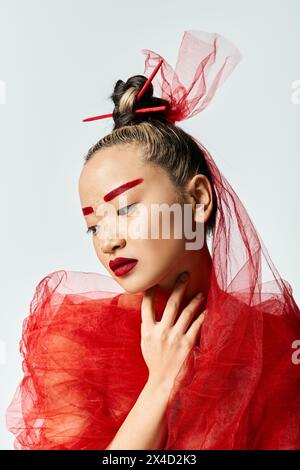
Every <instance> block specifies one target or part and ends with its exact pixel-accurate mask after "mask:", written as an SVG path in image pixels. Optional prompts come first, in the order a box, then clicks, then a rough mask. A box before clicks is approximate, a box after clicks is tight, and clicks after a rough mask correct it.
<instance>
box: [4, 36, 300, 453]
mask: <svg viewBox="0 0 300 470" xmlns="http://www.w3.org/2000/svg"><path fill="white" fill-rule="evenodd" d="M146 54H147V57H146V70H147V68H148V69H151V67H152V68H153V67H154V66H156V67H155V69H154V70H153V73H152V74H151V75H150V77H149V78H148V80H147V78H146V77H145V76H142V75H136V76H133V77H130V78H129V79H128V80H127V82H126V83H124V82H123V81H121V80H119V81H118V82H117V83H116V85H115V88H114V92H113V95H112V99H113V102H114V105H115V108H114V111H113V118H114V123H115V125H114V129H113V131H112V133H110V134H109V135H107V136H105V137H103V138H102V139H100V141H99V142H97V143H96V144H95V145H94V146H93V147H92V148H91V149H90V150H89V152H88V154H87V155H86V157H85V162H84V166H83V169H82V172H81V174H80V178H79V194H80V200H81V208H82V211H83V216H84V218H85V221H86V223H87V227H88V232H92V237H93V245H94V249H95V252H96V254H97V256H98V258H99V260H100V262H101V263H102V265H103V266H104V267H105V268H106V269H107V270H108V271H109V273H110V274H111V278H108V277H107V276H104V275H99V274H96V273H79V272H70V271H68V272H67V271H56V272H54V273H51V274H49V275H48V276H46V277H45V278H44V279H42V281H41V282H40V283H39V285H38V286H37V288H36V292H35V295H34V298H33V300H32V303H31V308H30V315H29V316H28V317H27V318H26V320H25V322H24V325H23V335H22V340H21V352H22V354H23V356H24V361H23V369H24V378H23V380H22V382H21V384H20V385H19V387H18V389H17V391H16V394H15V396H14V398H13V400H12V402H11V404H10V406H9V409H8V412H7V422H8V427H9V429H10V431H11V432H13V433H15V435H16V440H15V448H16V449H270V448H272V449H297V448H299V446H300V406H299V405H300V399H299V385H300V366H297V364H296V363H295V361H293V348H294V347H295V346H294V345H295V341H296V340H297V339H300V315H299V309H298V306H297V305H296V303H295V301H294V299H293V296H292V289H291V287H290V285H289V284H288V283H287V282H286V281H284V280H283V279H281V278H280V276H279V274H278V272H277V271H276V269H275V267H274V265H273V263H272V261H271V260H270V258H269V256H268V254H267V251H266V249H265V248H264V246H263V243H262V241H261V239H260V237H259V235H258V234H257V232H256V230H255V229H254V226H253V224H252V222H251V220H250V218H249V216H248V214H247V212H246V210H245V208H244V207H243V205H242V203H241V201H240V200H239V198H238V197H237V195H236V194H235V192H234V191H233V189H232V188H231V186H230V185H229V183H228V182H227V180H226V179H225V178H224V176H223V175H222V174H221V173H220V171H219V170H218V168H217V166H216V165H215V163H214V161H213V159H212V157H211V155H210V154H209V152H208V151H207V149H205V148H204V146H203V145H202V144H201V143H200V142H198V141H197V140H196V139H195V138H193V137H192V136H190V135H189V134H187V133H186V132H185V131H183V129H181V128H180V127H178V126H176V125H175V122H176V121H180V120H183V119H187V118H188V117H191V116H192V115H194V114H196V113H197V112H199V111H201V110H202V109H204V108H205V107H206V105H207V104H208V103H209V101H210V100H211V98H212V97H213V95H214V93H215V91H216V89H217V87H218V86H219V85H220V84H221V83H222V82H223V81H224V80H225V78H226V77H227V75H228V74H229V73H230V71H231V70H232V69H233V68H234V66H235V65H236V63H237V62H238V61H239V59H240V55H239V52H238V51H237V50H236V49H235V47H234V46H233V45H232V44H231V43H230V42H229V41H227V40H226V39H225V38H222V37H221V36H219V35H216V34H214V35H213V34H205V33H201V32H197V31H188V32H185V34H184V37H183V40H182V43H181V47H180V51H179V56H178V61H177V65H176V69H175V71H173V70H172V69H171V67H170V66H169V65H168V64H167V63H166V62H165V61H164V60H163V59H162V58H161V56H159V55H157V54H155V53H153V52H152V51H149V50H146ZM151 61H152V64H151ZM146 70H145V71H146ZM158 70H160V72H161V75H160V78H158V83H159V85H160V89H161V98H158V97H154V96H153V91H154V90H153V86H152V83H151V81H152V80H153V78H154V76H155V75H156V74H157V72H158ZM157 77H159V76H158V75H157ZM100 117H107V115H105V116H98V118H100ZM157 206H159V207H165V208H167V209H170V208H175V210H174V217H170V218H169V219H168V220H169V225H168V228H169V233H167V236H165V232H164V220H165V219H164V217H163V213H162V214H161V217H160V216H159V218H158V219H154V218H152V216H153V213H152V209H153V208H154V207H157ZM186 208H189V210H187V212H186V211H185V210H186ZM178 209H179V210H178ZM176 210H177V212H176ZM178 214H181V215H182V216H183V217H181V218H180V216H178ZM164 215H165V214H164ZM176 215H177V217H178V218H177V217H176ZM149 220H150V223H149ZM153 228H154V229H158V236H156V237H153V236H151V235H152V232H151V230H152V229H153ZM150 229H151V230H150ZM178 229H181V230H179V232H180V233H181V234H183V235H182V236H179V237H177V236H175V234H176V233H177V230H178ZM182 229H183V230H182ZM136 234H138V236H136ZM149 235H150V236H149ZM190 235H192V236H190ZM194 238H196V240H195V244H193V241H191V240H193V239H194ZM210 238H211V249H209V247H208V243H209V241H210ZM121 258H123V259H121ZM124 258H125V259H124ZM124 262H126V264H124ZM183 272H185V273H187V278H186V279H185V280H183V279H182V278H181V279H180V274H182V273H183ZM117 286H120V287H121V288H122V291H121V292H119V293H118V289H117ZM198 294H199V295H198Z"/></svg>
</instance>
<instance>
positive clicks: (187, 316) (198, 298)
mask: <svg viewBox="0 0 300 470" xmlns="http://www.w3.org/2000/svg"><path fill="white" fill-rule="evenodd" d="M203 300H204V296H203V294H202V293H201V292H199V293H198V294H197V295H195V297H193V299H192V300H191V301H190V303H189V304H188V305H187V306H186V307H185V308H184V309H183V310H182V312H181V314H180V316H179V318H178V320H177V322H176V323H175V325H174V329H175V330H176V331H177V332H181V333H182V334H184V333H185V331H186V330H187V328H188V327H189V325H190V324H191V321H192V319H193V318H194V315H195V314H196V313H197V311H199V307H200V305H201V303H202V302H203Z"/></svg>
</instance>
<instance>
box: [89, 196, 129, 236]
mask: <svg viewBox="0 0 300 470" xmlns="http://www.w3.org/2000/svg"><path fill="white" fill-rule="evenodd" d="M136 205H137V203H134V204H130V205H129V206H125V207H121V209H118V210H117V213H118V215H126V213H128V211H126V210H127V209H130V208H131V207H132V206H136ZM123 211H125V214H124V213H123ZM98 228H100V225H92V226H91V227H89V228H88V229H87V231H86V233H87V234H89V233H92V234H93V235H96V233H97V229H98Z"/></svg>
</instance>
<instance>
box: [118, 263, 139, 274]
mask: <svg viewBox="0 0 300 470" xmlns="http://www.w3.org/2000/svg"><path fill="white" fill-rule="evenodd" d="M137 262H138V260H135V261H131V262H130V263H129V262H128V263H126V264H122V266H119V267H118V268H116V269H114V273H115V275H116V276H123V274H126V273H128V272H129V271H131V270H132V268H134V266H135V265H136V264H137Z"/></svg>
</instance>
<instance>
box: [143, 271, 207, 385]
mask: <svg viewBox="0 0 300 470" xmlns="http://www.w3.org/2000/svg"><path fill="white" fill-rule="evenodd" d="M188 277H189V276H187V279H186V280H182V279H181V276H179V277H178V279H177V280H176V284H175V287H174V290H173V292H172V293H171V295H170V297H169V299H168V301H167V304H166V307H165V310H164V312H163V315H162V318H161V321H159V322H157V321H156V319H155V310H154V293H155V286H153V287H151V288H150V289H148V290H147V291H146V292H145V294H144V297H143V301H142V305H141V314H142V325H141V349H142V354H143V357H144V360H145V362H146V364H147V367H148V369H149V377H148V381H150V382H154V383H155V384H157V385H158V386H160V385H167V386H168V387H172V386H173V383H174V380H175V378H176V376H177V374H178V372H179V370H180V368H181V366H182V364H183V362H184V360H185V359H186V357H187V355H188V353H189V352H190V350H191V349H192V347H193V345H194V344H195V341H196V338H197V334H198V333H199V328H200V326H201V325H202V323H203V320H204V316H205V311H204V312H201V313H202V314H201V313H200V314H199V315H198V316H197V317H196V319H195V320H193V318H194V316H195V314H197V312H198V309H199V305H200V304H201V303H202V301H203V299H204V297H203V295H202V294H201V293H198V294H197V295H196V296H195V297H194V298H193V299H192V300H191V302H190V303H189V304H188V305H187V306H186V307H185V308H184V309H183V310H182V311H181V313H180V315H179V316H178V319H177V321H176V322H175V323H174V321H175V319H176V318H177V314H178V310H179V306H180V303H181V300H182V298H183V295H184V291H185V288H186V285H187V282H188ZM192 320H193V321H192Z"/></svg>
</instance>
